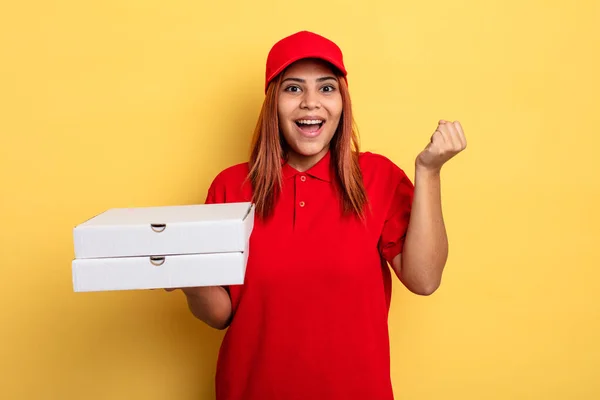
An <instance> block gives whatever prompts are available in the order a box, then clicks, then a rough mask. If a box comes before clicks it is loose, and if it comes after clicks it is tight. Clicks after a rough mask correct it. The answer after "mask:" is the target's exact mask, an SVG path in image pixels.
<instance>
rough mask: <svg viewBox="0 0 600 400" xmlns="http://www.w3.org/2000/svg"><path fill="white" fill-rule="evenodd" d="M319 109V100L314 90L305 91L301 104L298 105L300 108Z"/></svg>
mask: <svg viewBox="0 0 600 400" xmlns="http://www.w3.org/2000/svg"><path fill="white" fill-rule="evenodd" d="M320 107H321V101H320V98H319V94H318V92H317V91H316V90H313V89H307V90H306V91H305V92H304V96H303V97H302V103H301V104H300V108H303V109H307V110H313V109H315V108H320Z"/></svg>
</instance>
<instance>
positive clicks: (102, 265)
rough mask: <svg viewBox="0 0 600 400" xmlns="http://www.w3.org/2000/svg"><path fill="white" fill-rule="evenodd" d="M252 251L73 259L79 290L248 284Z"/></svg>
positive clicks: (74, 280)
mask: <svg viewBox="0 0 600 400" xmlns="http://www.w3.org/2000/svg"><path fill="white" fill-rule="evenodd" d="M247 257H248V252H247V251H245V252H236V253H214V254H191V255H178V256H155V257H123V258H97V259H83V260H77V259H75V260H73V288H74V291H75V292H97V291H107V290H136V289H164V288H177V287H188V286H220V285H240V284H242V283H244V276H245V274H246V262H247Z"/></svg>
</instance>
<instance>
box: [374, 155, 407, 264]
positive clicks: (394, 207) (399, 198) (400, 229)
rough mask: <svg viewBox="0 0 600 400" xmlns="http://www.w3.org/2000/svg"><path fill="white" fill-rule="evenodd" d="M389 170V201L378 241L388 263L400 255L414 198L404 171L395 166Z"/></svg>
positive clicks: (380, 250)
mask: <svg viewBox="0 0 600 400" xmlns="http://www.w3.org/2000/svg"><path fill="white" fill-rule="evenodd" d="M391 170H392V172H391V176H390V183H391V184H390V186H389V187H391V191H390V193H389V194H388V195H391V200H390V202H389V205H388V208H387V212H386V216H385V220H384V224H383V229H382V231H381V237H380V240H379V252H380V253H381V255H382V257H383V258H384V259H385V260H386V261H388V262H389V263H391V262H392V260H393V259H394V257H396V256H397V255H398V254H400V253H402V249H403V247H404V239H405V238H406V231H407V229H408V222H409V220H410V212H411V208H412V201H413V196H414V185H413V183H412V182H411V181H410V179H409V178H408V176H407V175H406V174H405V173H404V171H403V170H402V169H400V168H398V167H397V166H396V165H393V166H392V169H391Z"/></svg>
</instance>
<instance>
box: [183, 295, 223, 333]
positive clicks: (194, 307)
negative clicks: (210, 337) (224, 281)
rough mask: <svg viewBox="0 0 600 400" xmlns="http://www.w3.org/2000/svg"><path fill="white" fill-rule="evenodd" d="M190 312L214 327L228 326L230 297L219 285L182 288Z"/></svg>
mask: <svg viewBox="0 0 600 400" xmlns="http://www.w3.org/2000/svg"><path fill="white" fill-rule="evenodd" d="M182 291H183V293H184V294H185V297H186V298H187V303H188V307H189V309H190V311H191V312H192V314H193V315H194V316H195V317H196V318H198V319H199V320H201V321H203V322H205V323H206V324H208V325H209V326H211V327H213V328H216V329H225V328H227V326H229V322H230V320H231V315H232V307H231V299H230V298H229V294H228V293H227V291H226V290H225V288H223V287H221V286H209V287H194V288H183V289H182Z"/></svg>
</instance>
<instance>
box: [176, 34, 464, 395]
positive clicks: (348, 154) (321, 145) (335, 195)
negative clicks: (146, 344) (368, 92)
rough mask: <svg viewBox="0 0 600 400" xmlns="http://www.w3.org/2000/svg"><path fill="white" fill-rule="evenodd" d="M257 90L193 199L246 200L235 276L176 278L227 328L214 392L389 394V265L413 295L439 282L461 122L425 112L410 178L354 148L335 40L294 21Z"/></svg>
mask: <svg viewBox="0 0 600 400" xmlns="http://www.w3.org/2000/svg"><path fill="white" fill-rule="evenodd" d="M265 92H266V97H265V100H264V104H263V107H262V111H261V113H260V116H259V118H258V123H257V125H256V130H255V136H254V140H253V143H252V152H251V157H250V160H249V162H247V163H243V164H239V165H235V166H232V167H230V168H227V169H225V170H224V171H222V172H221V173H220V174H219V175H218V176H217V177H216V178H215V179H214V181H213V183H212V185H211V186H210V189H209V191H208V196H207V199H206V202H207V203H224V202H246V201H252V202H254V203H255V205H256V219H255V227H254V231H253V233H252V236H251V239H250V250H249V260H248V266H247V272H246V279H245V283H244V284H243V285H240V286H231V287H227V288H223V287H205V288H185V289H182V290H183V292H184V293H185V295H186V298H187V301H188V305H189V307H190V310H191V311H192V313H193V314H194V315H195V316H196V317H197V318H199V319H200V320H202V321H204V322H206V323H207V324H208V325H210V326H212V327H214V328H217V329H225V328H228V330H227V332H226V334H225V337H224V341H223V343H222V347H221V350H220V353H219V359H218V365H217V374H216V397H217V399H218V400H242V399H243V400H255V399H256V400H271V399H273V400H274V399H284V400H291V399H302V400H309V399H310V400H319V399H327V400H338V399H339V400H351V399H357V400H358V399H360V400H367V399H369V400H375V399H377V400H390V399H392V398H393V393H392V385H391V378H390V356H389V338H388V325H387V318H388V310H389V305H390V297H391V284H392V276H396V277H397V278H398V279H399V280H400V281H401V282H402V283H403V284H404V285H405V286H406V288H408V290H410V291H412V292H414V293H416V294H419V295H429V294H431V293H433V292H434V291H435V290H436V289H437V288H438V286H439V285H440V281H441V278H442V271H443V269H444V265H445V263H446V258H447V253H448V243H447V237H446V231H445V227H444V222H443V218H442V210H441V200H440V170H441V168H442V165H443V164H444V163H445V162H446V161H448V160H449V159H450V158H451V157H453V156H454V155H456V154H457V153H458V152H460V151H462V150H463V149H464V148H465V146H466V141H465V136H464V134H463V130H462V128H461V125H460V124H459V123H458V122H448V121H439V123H438V126H437V129H435V132H434V133H433V135H432V136H431V138H430V142H429V144H428V145H427V146H426V147H425V149H424V150H423V151H422V152H421V153H420V154H419V155H418V156H417V157H416V160H415V177H414V182H415V183H414V185H413V183H412V182H411V180H410V179H409V178H408V177H407V175H406V174H405V173H404V172H403V170H402V169H400V168H399V167H397V166H396V165H394V164H393V163H392V162H391V161H390V160H389V159H387V158H386V157H384V156H382V155H378V154H373V153H368V152H366V153H363V152H360V151H359V149H358V143H357V137H356V133H355V131H354V130H353V119H352V106H351V102H350V95H349V92H348V85H347V72H346V69H345V66H344V63H343V57H342V52H341V50H340V49H339V47H338V46H337V45H336V44H335V43H333V42H331V41H330V40H328V39H326V38H324V37H322V36H319V35H316V34H314V33H311V32H306V31H303V32H298V33H296V34H294V35H291V36H289V37H286V38H284V39H282V40H281V41H279V42H278V43H276V44H275V45H274V46H273V48H272V49H271V51H270V53H269V55H268V58H267V68H266V82H265ZM390 267H391V268H390Z"/></svg>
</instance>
